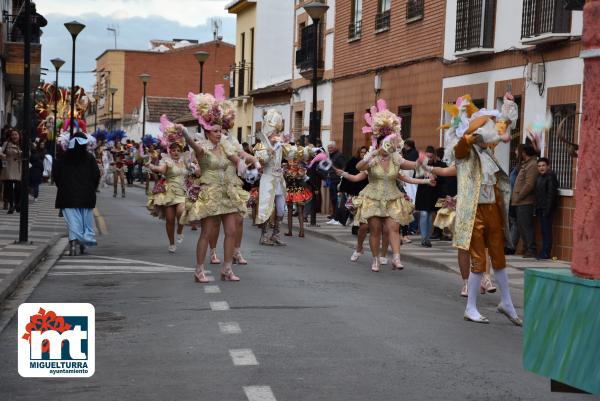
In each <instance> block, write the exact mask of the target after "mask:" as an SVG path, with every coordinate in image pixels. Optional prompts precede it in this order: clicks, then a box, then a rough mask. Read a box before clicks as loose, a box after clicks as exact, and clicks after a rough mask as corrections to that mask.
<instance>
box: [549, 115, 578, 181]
mask: <svg viewBox="0 0 600 401" xmlns="http://www.w3.org/2000/svg"><path fill="white" fill-rule="evenodd" d="M576 110H577V105H576V104H573V103H571V104H560V105H554V106H550V113H552V128H551V129H550V132H549V134H548V159H549V160H550V167H551V168H552V170H554V172H555V173H556V176H557V178H558V184H559V185H558V187H559V188H560V189H573V157H572V156H571V155H570V154H569V146H568V145H567V143H565V141H568V142H571V143H572V142H575V141H574V139H575V119H576V118H577V115H576ZM563 120H564V122H563ZM561 122H562V137H563V138H564V141H563V140H562V139H561V138H560V137H559V136H558V127H559V125H560V124H561Z"/></svg>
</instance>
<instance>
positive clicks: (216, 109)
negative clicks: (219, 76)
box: [188, 84, 235, 131]
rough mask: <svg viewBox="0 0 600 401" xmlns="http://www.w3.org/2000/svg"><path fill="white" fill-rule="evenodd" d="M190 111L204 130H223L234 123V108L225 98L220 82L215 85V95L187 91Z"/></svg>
mask: <svg viewBox="0 0 600 401" xmlns="http://www.w3.org/2000/svg"><path fill="white" fill-rule="evenodd" d="M188 100H189V105H188V107H189V108H190V111H191V112H192V115H193V116H194V117H195V118H196V119H197V120H198V122H199V123H200V125H202V127H203V128H204V129H205V130H208V131H212V130H214V129H217V128H219V127H220V128H223V129H225V130H228V129H231V128H233V126H234V124H235V109H234V107H233V103H231V102H230V101H229V100H226V99H225V89H224V87H223V85H222V84H219V85H215V95H214V96H213V95H211V94H210V93H199V94H194V93H192V92H189V93H188Z"/></svg>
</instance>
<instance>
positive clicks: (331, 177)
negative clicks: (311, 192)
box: [325, 141, 346, 225]
mask: <svg viewBox="0 0 600 401" xmlns="http://www.w3.org/2000/svg"><path fill="white" fill-rule="evenodd" d="M327 153H329V158H330V159H331V163H332V164H333V167H335V168H337V169H340V170H343V169H344V167H345V166H346V157H345V156H344V155H343V154H342V152H340V151H339V150H338V148H337V145H336V143H335V141H330V142H329V144H328V145H327ZM325 178H326V182H327V185H328V187H329V200H330V202H331V206H332V209H331V215H329V216H328V218H330V219H331V220H329V221H328V222H327V224H335V225H339V224H341V223H340V222H339V221H337V220H336V215H337V211H338V208H339V207H340V205H339V202H338V185H339V184H340V180H341V179H340V177H338V175H337V174H336V173H335V170H334V169H333V168H330V169H329V170H328V171H327V173H326V176H325Z"/></svg>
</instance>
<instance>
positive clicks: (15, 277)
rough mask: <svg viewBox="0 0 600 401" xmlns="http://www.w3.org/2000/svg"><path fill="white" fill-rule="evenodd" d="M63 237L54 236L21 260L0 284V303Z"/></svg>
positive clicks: (61, 235)
mask: <svg viewBox="0 0 600 401" xmlns="http://www.w3.org/2000/svg"><path fill="white" fill-rule="evenodd" d="M63 236H64V233H62V234H56V235H54V236H53V237H51V238H50V240H49V241H47V242H46V243H45V245H44V246H42V247H39V248H37V249H36V250H34V251H33V253H32V254H31V255H29V256H28V257H27V258H26V259H25V260H23V261H22V262H21V263H20V264H19V265H18V266H17V267H15V269H14V270H13V271H12V272H11V273H10V274H9V275H8V276H7V277H6V278H5V279H4V280H2V281H1V282H0V302H3V301H4V300H5V299H6V298H8V297H9V296H10V294H12V293H13V291H14V290H15V289H16V288H17V287H18V286H19V284H21V282H22V281H23V279H25V277H27V275H29V273H31V271H33V270H34V269H35V267H36V266H37V265H38V263H40V262H41V261H42V259H44V258H45V257H46V255H47V254H48V252H49V250H50V248H52V247H53V246H54V245H56V243H57V242H58V240H59V239H60V238H62V237H63Z"/></svg>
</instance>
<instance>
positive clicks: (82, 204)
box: [53, 132, 100, 256]
mask: <svg viewBox="0 0 600 401" xmlns="http://www.w3.org/2000/svg"><path fill="white" fill-rule="evenodd" d="M53 175H54V182H55V183H56V187H57V189H58V192H57V194H56V203H55V207H56V208H57V209H61V210H62V212H63V216H64V218H65V222H66V223H67V228H68V229H69V255H70V256H75V255H76V254H77V245H79V251H80V253H84V252H85V247H86V246H94V245H96V233H95V232H94V215H93V213H92V210H93V209H94V208H95V207H96V188H97V187H98V184H99V183H100V170H99V169H98V164H96V158H95V157H94V155H92V154H91V153H89V152H88V151H87V137H86V135H85V134H82V133H80V132H78V133H76V134H75V136H74V137H73V138H71V139H70V140H69V146H68V150H67V151H66V153H65V154H64V155H63V156H61V157H60V158H59V159H58V160H57V161H56V165H55V167H54V172H53Z"/></svg>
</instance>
